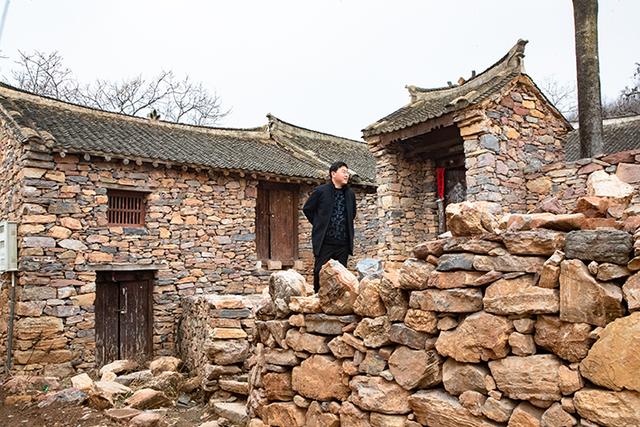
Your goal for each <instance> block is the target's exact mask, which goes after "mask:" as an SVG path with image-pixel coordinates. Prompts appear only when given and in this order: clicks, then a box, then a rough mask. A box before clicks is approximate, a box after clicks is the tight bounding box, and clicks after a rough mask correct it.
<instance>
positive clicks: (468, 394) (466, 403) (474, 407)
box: [458, 390, 487, 417]
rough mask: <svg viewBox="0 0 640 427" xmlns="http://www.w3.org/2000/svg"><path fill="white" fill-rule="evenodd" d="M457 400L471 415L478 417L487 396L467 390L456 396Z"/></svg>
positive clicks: (480, 414)
mask: <svg viewBox="0 0 640 427" xmlns="http://www.w3.org/2000/svg"><path fill="white" fill-rule="evenodd" d="M458 401H459V402H460V404H461V405H462V406H463V407H464V408H466V409H468V410H469V412H471V413H472V414H473V415H475V416H477V417H480V416H482V405H484V402H486V401H487V396H485V395H484V394H482V393H478V392H477V391H473V390H467V391H465V392H464V393H462V394H461V395H460V396H458Z"/></svg>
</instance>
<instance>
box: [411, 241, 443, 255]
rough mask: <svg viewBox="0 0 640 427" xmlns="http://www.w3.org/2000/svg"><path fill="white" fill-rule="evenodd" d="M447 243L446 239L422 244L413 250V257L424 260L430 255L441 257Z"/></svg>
mask: <svg viewBox="0 0 640 427" xmlns="http://www.w3.org/2000/svg"><path fill="white" fill-rule="evenodd" d="M446 242H447V240H446V239H437V240H430V241H428V242H424V243H420V244H419V245H417V246H416V247H415V248H413V255H414V256H415V257H416V258H418V259H422V260H425V259H427V257H428V256H429V255H433V256H436V257H439V256H440V255H442V252H443V247H444V245H445V243H446Z"/></svg>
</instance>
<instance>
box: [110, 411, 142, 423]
mask: <svg viewBox="0 0 640 427" xmlns="http://www.w3.org/2000/svg"><path fill="white" fill-rule="evenodd" d="M104 414H105V415H106V416H107V418H109V419H111V420H113V421H116V422H125V421H129V420H130V419H131V418H133V417H135V416H137V415H140V414H141V411H140V410H139V409H133V408H113V409H107V410H106V411H104Z"/></svg>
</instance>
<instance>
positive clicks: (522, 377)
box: [489, 354, 562, 402]
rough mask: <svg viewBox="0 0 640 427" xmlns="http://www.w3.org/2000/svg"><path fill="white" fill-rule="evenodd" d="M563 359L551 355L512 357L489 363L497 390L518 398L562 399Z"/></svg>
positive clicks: (512, 397) (548, 400)
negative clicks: (560, 379)
mask: <svg viewBox="0 0 640 427" xmlns="http://www.w3.org/2000/svg"><path fill="white" fill-rule="evenodd" d="M561 365H562V363H561V362H560V360H559V359H558V358H557V357H556V356H554V355H552V354H540V355H534V356H525V357H519V356H509V357H506V358H504V359H500V360H493V361H491V362H489V369H490V370H491V375H492V376H493V378H494V379H495V381H496V385H497V387H498V390H500V391H501V392H503V393H504V394H505V395H506V396H507V397H509V398H511V399H518V400H531V399H535V400H539V401H547V402H550V401H559V400H560V399H561V398H562V394H561V392H560V386H559V379H558V368H559V367H560V366H561Z"/></svg>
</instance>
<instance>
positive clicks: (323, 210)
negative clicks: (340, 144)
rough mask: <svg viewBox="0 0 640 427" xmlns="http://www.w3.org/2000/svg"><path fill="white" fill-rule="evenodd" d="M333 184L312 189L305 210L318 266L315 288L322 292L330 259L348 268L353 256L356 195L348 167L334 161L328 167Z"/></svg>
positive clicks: (314, 281)
mask: <svg viewBox="0 0 640 427" xmlns="http://www.w3.org/2000/svg"><path fill="white" fill-rule="evenodd" d="M329 177H330V178H331V182H329V183H327V184H323V185H320V186H318V187H316V188H315V189H314V190H313V193H311V196H309V199H308V200H307V202H306V203H305V204H304V207H303V208H302V210H303V212H304V214H305V216H306V217H307V219H308V220H309V222H310V223H311V225H312V226H313V229H312V232H311V243H312V246H313V255H314V256H315V265H314V268H313V289H314V290H315V291H316V292H318V290H319V289H320V282H319V275H320V269H321V268H322V266H323V265H324V264H325V263H326V262H327V261H329V260H330V259H335V260H336V261H338V262H340V263H341V264H342V265H344V266H346V265H347V259H348V258H349V255H353V219H354V218H355V216H356V195H355V194H354V193H353V190H351V188H349V186H348V184H349V168H348V167H347V164H346V163H344V162H335V163H333V164H332V165H331V167H330V168H329Z"/></svg>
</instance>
